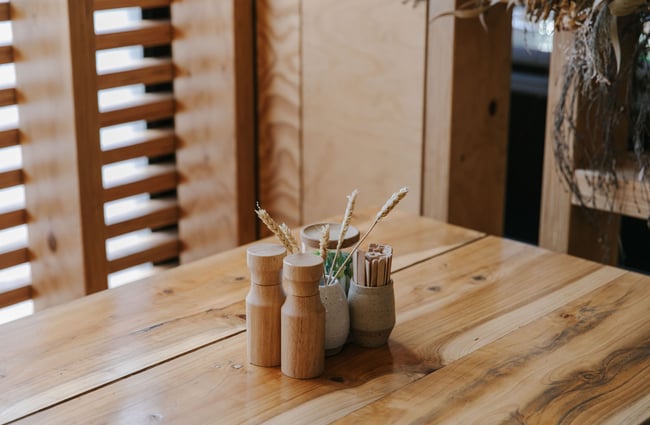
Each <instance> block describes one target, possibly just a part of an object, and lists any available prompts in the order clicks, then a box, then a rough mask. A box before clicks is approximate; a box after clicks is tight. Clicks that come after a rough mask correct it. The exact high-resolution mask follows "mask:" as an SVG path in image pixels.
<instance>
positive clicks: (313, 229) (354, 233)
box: [300, 223, 359, 249]
mask: <svg viewBox="0 0 650 425" xmlns="http://www.w3.org/2000/svg"><path fill="white" fill-rule="evenodd" d="M326 224H329V225H330V238H329V242H328V244H327V249H336V244H337V243H338V240H339V235H340V234H341V223H314V224H310V225H308V226H305V227H303V228H302V229H301V230H300V240H301V241H302V243H304V244H305V246H308V247H310V248H316V249H318V248H319V247H320V234H321V231H322V230H323V226H325V225H326ZM358 240H359V229H357V228H356V227H354V226H349V227H348V230H347V231H346V232H345V237H344V238H343V244H342V245H341V248H347V247H350V246H352V245H354V244H355V243H356V242H357V241H358Z"/></svg>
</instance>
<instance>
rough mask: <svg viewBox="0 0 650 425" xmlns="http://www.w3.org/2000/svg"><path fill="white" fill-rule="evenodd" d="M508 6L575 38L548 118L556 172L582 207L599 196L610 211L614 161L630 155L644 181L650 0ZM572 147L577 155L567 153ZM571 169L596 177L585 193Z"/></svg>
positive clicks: (478, 9) (476, 2)
mask: <svg viewBox="0 0 650 425" xmlns="http://www.w3.org/2000/svg"><path fill="white" fill-rule="evenodd" d="M497 3H502V1H499V0H468V1H467V2H466V3H465V4H463V5H462V6H461V7H460V8H459V9H458V10H456V11H453V12H450V13H449V14H451V15H455V16H457V17H481V18H482V15H483V13H484V12H485V11H486V10H487V9H489V8H490V7H492V6H494V5H496V4H497ZM507 3H508V5H510V6H513V5H518V6H523V7H525V8H526V15H527V17H528V19H529V20H531V21H533V22H537V21H539V20H546V19H553V21H554V23H555V28H556V31H567V30H570V31H573V32H574V37H573V39H574V42H573V45H571V46H566V49H567V51H566V53H565V57H566V59H567V63H566V67H565V69H564V71H563V72H564V79H563V86H562V88H561V95H560V97H559V101H558V104H557V105H555V116H554V118H553V119H554V122H553V124H554V134H553V139H554V154H555V158H556V167H557V169H558V170H559V173H560V175H561V177H562V179H563V180H564V182H565V184H566V186H567V187H568V189H569V190H570V191H571V192H572V194H573V195H574V196H575V198H576V199H577V200H578V201H579V202H580V203H581V204H582V205H583V206H593V205H595V202H596V196H597V195H599V196H602V197H604V198H605V200H606V202H607V204H608V205H609V206H610V208H611V209H612V210H613V209H614V208H615V206H616V200H617V190H618V189H620V185H621V179H619V177H620V172H621V171H620V164H621V162H622V161H621V159H622V158H621V157H622V156H623V155H625V152H626V151H629V150H633V151H634V158H633V160H635V161H636V164H637V170H636V178H637V180H638V181H640V182H643V183H646V184H647V183H649V182H650V179H649V175H648V171H649V165H650V160H649V156H648V155H647V151H648V149H649V148H650V146H649V145H650V0H508V1H507ZM482 22H484V21H482ZM578 104H580V105H581V107H580V108H578V107H577V105H578ZM578 114H580V115H578ZM625 136H627V138H626V139H625ZM622 138H623V142H624V143H623V146H622V145H621V143H620V140H621V139H622ZM572 140H576V141H577V146H579V147H580V150H574V149H575V146H572V143H571V141H572ZM625 142H627V146H625V145H624V144H625ZM623 159H625V158H623ZM617 166H618V167H619V168H617ZM576 167H582V168H589V169H591V170H595V171H597V173H593V175H594V177H593V178H590V179H589V180H588V181H587V184H588V186H589V187H590V189H591V190H589V191H587V192H588V193H583V192H581V191H580V190H579V187H578V182H577V181H576V178H575V174H574V171H575V168H576ZM646 184H642V185H637V186H635V187H640V188H644V187H647V185H646ZM641 190H643V189H641ZM635 195H636V196H635V202H636V203H637V207H639V206H640V205H641V204H640V203H644V205H647V204H649V203H650V193H635ZM639 211H640V209H639ZM593 222H594V223H595V220H593ZM648 225H649V227H650V220H649V222H648ZM598 230H600V229H598ZM599 236H600V238H601V239H602V240H603V243H604V244H605V245H606V246H607V245H608V241H607V240H606V239H607V236H606V234H604V233H603V232H600V235H599Z"/></svg>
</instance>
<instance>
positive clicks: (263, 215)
mask: <svg viewBox="0 0 650 425" xmlns="http://www.w3.org/2000/svg"><path fill="white" fill-rule="evenodd" d="M255 214H257V217H259V219H260V220H261V221H262V223H264V225H266V227H267V228H268V229H269V230H270V231H271V232H272V233H273V234H274V235H275V236H276V237H277V238H278V239H279V240H280V242H282V245H284V247H285V248H286V250H287V252H288V253H289V254H293V247H292V246H291V242H290V241H289V239H287V236H286V235H285V233H284V232H283V231H282V228H281V227H280V226H279V225H278V223H276V222H275V220H273V218H271V216H270V215H269V213H268V212H267V211H266V210H265V209H263V208H261V207H260V206H259V204H258V205H257V209H256V210H255Z"/></svg>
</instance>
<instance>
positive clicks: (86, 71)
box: [11, 0, 107, 309]
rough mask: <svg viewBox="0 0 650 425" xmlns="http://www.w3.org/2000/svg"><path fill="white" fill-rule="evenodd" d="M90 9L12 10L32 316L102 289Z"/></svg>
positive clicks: (85, 5) (37, 3) (28, 4)
mask: <svg viewBox="0 0 650 425" xmlns="http://www.w3.org/2000/svg"><path fill="white" fill-rule="evenodd" d="M91 9H92V4H90V2H73V3H69V2H67V1H63V0H57V1H52V0H19V1H15V2H12V3H11V14H12V29H13V37H14V48H15V61H16V88H17V90H18V109H19V114H20V138H21V149H22V155H23V168H24V171H25V198H26V199H25V201H26V209H27V212H28V217H27V225H28V229H29V232H28V233H29V248H30V260H31V274H32V281H33V286H34V303H35V304H34V305H35V307H36V309H40V308H44V307H47V306H49V305H54V304H57V303H61V302H64V301H68V300H71V299H74V298H77V297H81V296H83V295H85V294H87V293H91V292H96V291H99V290H102V289H106V287H107V280H106V252H105V246H104V233H103V231H104V216H103V208H102V206H103V200H102V177H101V152H100V145H99V123H98V106H97V86H96V81H95V80H96V79H95V49H94V36H93V34H94V32H93V31H94V30H93V21H92V10H91ZM34 28H38V29H39V30H38V31H36V32H35V31H34ZM72 52H74V54H72ZM43 70H57V71H56V72H44V71H43Z"/></svg>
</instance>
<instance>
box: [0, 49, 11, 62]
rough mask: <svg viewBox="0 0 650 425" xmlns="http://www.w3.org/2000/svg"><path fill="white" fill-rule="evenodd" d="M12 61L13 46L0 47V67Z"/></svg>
mask: <svg viewBox="0 0 650 425" xmlns="http://www.w3.org/2000/svg"><path fill="white" fill-rule="evenodd" d="M13 61H14V46H11V45H3V46H0V65H2V64H5V63H12V62H13Z"/></svg>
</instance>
